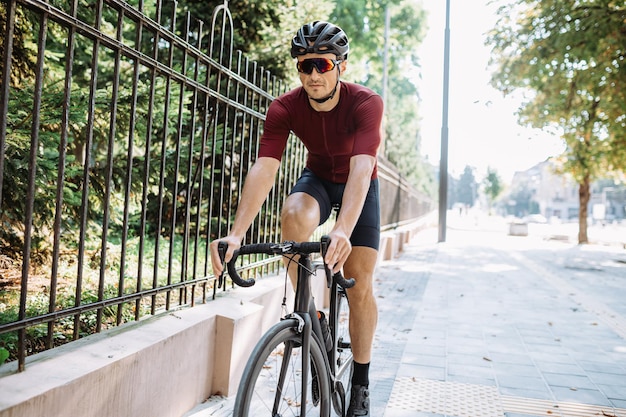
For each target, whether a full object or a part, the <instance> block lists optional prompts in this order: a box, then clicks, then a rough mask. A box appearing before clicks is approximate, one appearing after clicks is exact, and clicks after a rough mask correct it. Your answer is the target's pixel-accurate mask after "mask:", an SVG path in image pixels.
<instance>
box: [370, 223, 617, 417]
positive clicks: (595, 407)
mask: <svg viewBox="0 0 626 417" xmlns="http://www.w3.org/2000/svg"><path fill="white" fill-rule="evenodd" d="M462 220H463V221H462ZM449 226H451V227H450V229H449V230H448V232H447V239H446V242H445V243H439V244H438V243H436V239H437V230H428V231H425V232H423V233H421V234H420V235H419V236H418V237H417V238H416V239H415V240H414V241H413V242H412V243H411V244H410V245H409V246H408V247H407V248H405V252H404V253H403V254H402V255H401V256H400V257H399V258H398V259H396V260H394V261H389V262H386V263H384V264H383V265H381V266H380V267H379V273H378V276H377V283H376V294H377V297H378V301H379V308H380V322H379V326H378V333H377V336H376V341H375V351H374V358H373V362H372V376H371V379H372V381H373V383H372V385H371V388H372V390H371V391H372V416H377V417H379V416H384V417H405V416H412V417H419V416H424V417H426V416H428V417H439V416H456V417H480V416H488V417H496V416H508V417H521V416H562V417H566V416H581V417H591V416H620V417H626V303H625V302H624V300H626V251H625V250H624V249H623V248H622V247H619V246H617V245H613V246H608V245H589V246H578V245H574V244H571V243H564V242H562V241H558V240H557V241H555V240H547V239H546V236H545V235H542V236H533V235H532V234H531V235H530V236H528V237H515V236H508V235H507V229H506V225H505V224H503V223H497V222H493V221H492V222H486V220H485V219H456V218H453V219H452V221H451V222H450V223H449ZM531 226H532V225H531ZM481 229H482V230H481ZM484 229H486V230H484ZM544 232H545V231H544Z"/></svg>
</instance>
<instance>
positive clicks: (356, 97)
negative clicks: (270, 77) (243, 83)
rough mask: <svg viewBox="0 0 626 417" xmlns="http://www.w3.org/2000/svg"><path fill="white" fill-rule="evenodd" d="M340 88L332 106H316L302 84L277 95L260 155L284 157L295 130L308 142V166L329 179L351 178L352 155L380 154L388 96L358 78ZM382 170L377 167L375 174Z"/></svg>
mask: <svg viewBox="0 0 626 417" xmlns="http://www.w3.org/2000/svg"><path fill="white" fill-rule="evenodd" d="M340 88H341V93H340V96H339V103H338V104H337V106H335V108H333V109H332V110H331V111H329V112H318V111H315V110H313V108H312V107H311V106H310V104H309V98H308V96H307V94H306V91H305V90H304V88H302V87H299V88H296V89H294V90H291V91H289V92H287V93H285V94H283V95H282V96H280V97H278V98H277V99H276V100H274V101H273V102H272V103H271V104H270V107H269V109H268V111H267V117H266V119H265V126H264V129H263V136H262V137H261V144H260V147H259V154H258V156H259V157H272V158H275V159H278V160H280V159H281V158H282V155H283V152H284V151H285V146H286V144H287V139H288V137H289V133H290V132H293V133H294V134H295V135H296V136H297V137H298V138H300V140H301V141H302V143H304V146H305V147H306V148H307V151H308V158H307V163H306V166H307V168H309V169H310V170H311V171H313V173H314V174H316V175H317V176H319V177H321V178H323V179H326V180H328V181H332V182H336V183H345V182H347V180H348V173H349V172H350V158H351V157H353V156H355V155H371V156H373V157H376V152H377V150H378V146H379V145H380V140H381V138H380V128H381V121H382V116H383V102H382V99H381V97H380V96H379V95H378V94H376V93H374V92H373V91H372V90H370V89H368V88H366V87H363V86H361V85H358V84H353V83H348V82H341V83H340ZM377 175H378V174H377V169H376V167H374V171H373V172H372V179H375V178H377Z"/></svg>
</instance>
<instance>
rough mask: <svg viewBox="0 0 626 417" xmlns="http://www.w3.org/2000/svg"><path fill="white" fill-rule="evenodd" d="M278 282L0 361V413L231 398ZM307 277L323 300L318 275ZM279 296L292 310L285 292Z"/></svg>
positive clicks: (57, 414)
mask: <svg viewBox="0 0 626 417" xmlns="http://www.w3.org/2000/svg"><path fill="white" fill-rule="evenodd" d="M432 220H433V217H425V218H424V219H422V220H421V221H420V222H416V223H415V224H413V225H408V226H405V227H403V228H402V229H398V230H397V231H394V232H387V233H385V234H384V236H383V238H382V242H381V243H382V245H381V251H380V259H381V260H385V259H391V258H392V257H395V256H396V255H397V254H398V253H399V252H400V251H401V249H402V246H403V245H404V244H406V243H407V242H408V241H409V240H410V238H411V237H412V235H413V234H414V233H415V232H417V231H418V230H421V229H423V228H424V227H428V226H430V225H431V224H432ZM284 283H285V277H284V275H281V276H275V277H266V278H263V279H261V280H258V281H257V284H256V285H255V286H253V287H251V288H236V289H234V290H231V291H228V292H226V293H222V294H220V296H219V298H218V299H216V300H214V301H210V302H208V303H206V304H202V305H197V306H195V307H193V308H187V309H181V310H179V311H174V312H170V313H168V314H165V315H162V316H158V317H153V318H150V319H147V320H145V321H142V322H139V323H131V324H128V325H125V326H122V327H119V328H116V329H113V330H111V331H107V332H105V333H103V334H98V335H93V336H89V337H86V338H84V339H82V340H79V341H76V342H73V343H70V344H68V345H65V346H61V347H58V348H55V349H53V350H50V351H47V352H43V353H41V354H37V355H33V356H32V357H30V358H28V361H27V364H26V370H25V371H24V372H21V373H16V372H15V369H14V365H13V364H7V365H4V366H3V367H2V368H1V369H0V371H1V372H2V374H0V417H113V416H114V417H125V416H133V417H144V416H145V417H173V416H174V417H177V416H182V415H183V414H185V413H186V412H187V411H189V410H191V409H193V408H194V407H195V406H196V405H197V404H200V403H201V402H203V401H204V400H205V399H206V398H208V397H209V396H211V395H216V394H221V395H225V396H230V395H233V394H235V393H236V392H237V386H238V383H239V379H240V377H241V374H242V372H243V368H244V366H245V363H246V361H247V358H248V356H249V354H250V352H251V351H252V349H253V347H254V344H255V343H256V341H257V340H258V339H259V337H260V336H261V335H262V334H263V333H264V332H265V331H266V330H267V329H268V328H269V327H270V326H271V325H272V324H273V323H275V322H277V321H278V319H279V318H280V316H281V304H282V299H283V295H284ZM313 283H314V289H313V292H314V296H315V297H316V299H317V300H325V301H324V303H323V304H327V290H326V284H325V279H314V280H313ZM289 287H290V286H289ZM288 298H289V301H288V304H287V305H288V307H289V308H291V306H292V305H293V301H292V300H293V293H292V291H291V290H290V291H289V293H288ZM12 366H13V368H12ZM174 399H175V401H173V400H174Z"/></svg>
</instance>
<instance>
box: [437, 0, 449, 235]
mask: <svg viewBox="0 0 626 417" xmlns="http://www.w3.org/2000/svg"><path fill="white" fill-rule="evenodd" d="M449 83H450V0H446V29H445V40H444V53H443V115H442V123H441V160H440V163H439V242H445V241H446V215H447V210H448V85H449Z"/></svg>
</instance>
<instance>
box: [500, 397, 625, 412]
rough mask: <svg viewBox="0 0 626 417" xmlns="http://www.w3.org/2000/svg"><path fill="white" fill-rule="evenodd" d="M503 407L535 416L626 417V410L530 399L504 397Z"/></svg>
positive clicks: (510, 410) (509, 410)
mask: <svg viewBox="0 0 626 417" xmlns="http://www.w3.org/2000/svg"><path fill="white" fill-rule="evenodd" d="M502 405H503V407H504V409H505V410H506V411H508V412H515V413H521V414H526V415H533V416H553V417H594V416H603V417H626V410H624V409H621V408H613V407H603V406H599V405H589V404H578V403H565V402H553V401H546V400H534V399H529V398H519V397H507V396H502Z"/></svg>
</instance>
